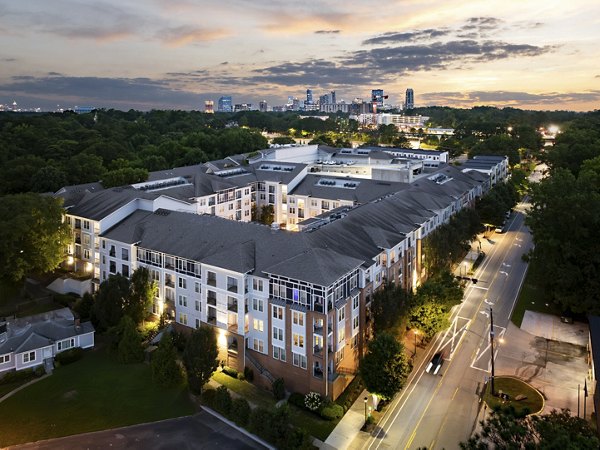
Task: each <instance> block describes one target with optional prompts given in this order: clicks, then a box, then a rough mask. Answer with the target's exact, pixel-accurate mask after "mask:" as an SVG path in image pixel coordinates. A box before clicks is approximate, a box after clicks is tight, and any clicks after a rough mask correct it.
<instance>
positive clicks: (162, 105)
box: [0, 0, 600, 111]
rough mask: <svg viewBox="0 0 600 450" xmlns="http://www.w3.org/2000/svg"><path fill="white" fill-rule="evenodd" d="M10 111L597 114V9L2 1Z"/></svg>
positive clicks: (288, 1) (0, 79) (1, 56)
mask: <svg viewBox="0 0 600 450" xmlns="http://www.w3.org/2000/svg"><path fill="white" fill-rule="evenodd" d="M0 36H1V41H0V42H2V45H1V46H0V104H2V103H4V104H6V103H12V102H13V101H16V102H17V103H18V106H19V107H22V108H33V107H41V108H43V109H55V108H57V105H60V107H61V108H68V107H73V106H94V107H104V108H115V109H123V110H128V109H130V108H133V109H141V110H149V109H186V110H190V109H196V110H201V109H203V107H204V101H205V100H214V101H215V104H216V101H217V100H218V98H219V97H220V96H221V95H231V96H232V97H233V102H234V103H244V102H249V103H253V104H254V105H257V104H258V102H259V101H260V100H263V99H264V100H267V102H268V104H269V105H270V106H272V105H282V104H285V103H286V101H287V98H288V96H295V97H298V98H300V99H304V98H305V96H306V89H307V88H311V89H312V90H313V93H314V96H315V98H318V96H319V95H322V94H325V93H327V92H329V91H331V90H335V91H336V97H337V99H338V101H340V100H342V99H343V100H345V101H347V102H349V101H352V100H353V99H354V98H356V97H359V98H363V99H365V100H368V99H369V98H370V92H371V89H379V88H382V89H384V91H385V94H386V95H389V99H388V102H389V103H391V104H393V105H400V104H401V103H402V102H403V100H404V92H405V91H406V89H407V88H409V87H410V88H412V89H414V92H415V104H416V106H427V105H445V106H453V107H471V106H475V105H492V106H498V107H505V106H511V107H517V108H524V109H543V110H577V111H588V110H595V109H600V106H599V105H600V45H599V44H600V2H598V0H569V1H564V0H560V1H559V0H545V1H539V0H518V1H513V0H503V1H497V0H485V1H484V0H479V1H464V0H445V1H439V0H436V1H431V0H396V1H394V0H388V1H386V2H381V1H378V2H374V1H368V0H344V1H341V0H320V1H315V0H302V1H296V0H221V1H213V0H120V1H118V0H95V1H89V0H51V1H48V0H19V1H16V0H0Z"/></svg>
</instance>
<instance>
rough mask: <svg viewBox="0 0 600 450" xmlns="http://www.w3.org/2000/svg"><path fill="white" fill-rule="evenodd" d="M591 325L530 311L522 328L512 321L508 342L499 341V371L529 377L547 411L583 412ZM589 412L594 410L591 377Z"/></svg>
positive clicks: (503, 373) (589, 384) (504, 373)
mask: <svg viewBox="0 0 600 450" xmlns="http://www.w3.org/2000/svg"><path fill="white" fill-rule="evenodd" d="M587 339H588V328H587V325H586V324H581V323H574V324H563V323H561V322H560V320H559V318H558V317H555V316H550V315H548V314H542V313H533V312H531V311H527V312H526V313H525V317H524V319H523V324H522V327H521V328H518V327H517V326H515V325H514V324H513V323H512V322H511V323H509V325H508V328H507V330H506V334H505V343H504V344H502V343H500V344H499V350H498V356H497V359H496V375H497V376H498V375H513V376H516V377H519V378H521V379H522V380H525V381H527V382H528V383H530V384H531V385H532V386H534V387H535V388H537V389H538V390H539V391H540V392H541V393H542V394H543V395H544V397H545V399H546V404H545V406H544V411H543V413H544V414H545V413H549V412H550V411H551V410H552V409H561V408H569V409H570V410H571V412H572V413H573V414H577V410H578V386H579V389H580V391H579V401H580V402H581V403H580V411H581V414H583V401H584V395H583V386H584V382H585V380H586V377H587V375H588V364H587V347H586V344H587ZM587 387H588V390H589V397H588V399H587V400H588V402H587V415H588V417H589V416H590V415H591V413H592V411H593V402H592V389H591V388H592V386H591V383H590V382H589V380H588V385H587Z"/></svg>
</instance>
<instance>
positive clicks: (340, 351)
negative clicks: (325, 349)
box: [335, 347, 344, 364]
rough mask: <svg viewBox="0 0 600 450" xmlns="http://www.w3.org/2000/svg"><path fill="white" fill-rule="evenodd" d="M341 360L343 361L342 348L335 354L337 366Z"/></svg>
mask: <svg viewBox="0 0 600 450" xmlns="http://www.w3.org/2000/svg"><path fill="white" fill-rule="evenodd" d="M342 359H344V347H342V348H340V349H339V350H338V351H337V352H335V363H336V364H339V363H340V361H341V360H342Z"/></svg>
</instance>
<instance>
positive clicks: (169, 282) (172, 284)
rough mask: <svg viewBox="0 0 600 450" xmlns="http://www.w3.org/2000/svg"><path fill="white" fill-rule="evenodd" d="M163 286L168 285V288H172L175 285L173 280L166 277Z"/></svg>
mask: <svg viewBox="0 0 600 450" xmlns="http://www.w3.org/2000/svg"><path fill="white" fill-rule="evenodd" d="M165 286H167V287H170V288H174V287H175V281H174V280H171V279H166V280H165Z"/></svg>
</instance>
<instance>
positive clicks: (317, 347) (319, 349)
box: [313, 345, 323, 355]
mask: <svg viewBox="0 0 600 450" xmlns="http://www.w3.org/2000/svg"><path fill="white" fill-rule="evenodd" d="M322 351H323V347H322V346H321V345H315V346H314V347H313V354H315V355H320V354H321V352H322Z"/></svg>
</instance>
